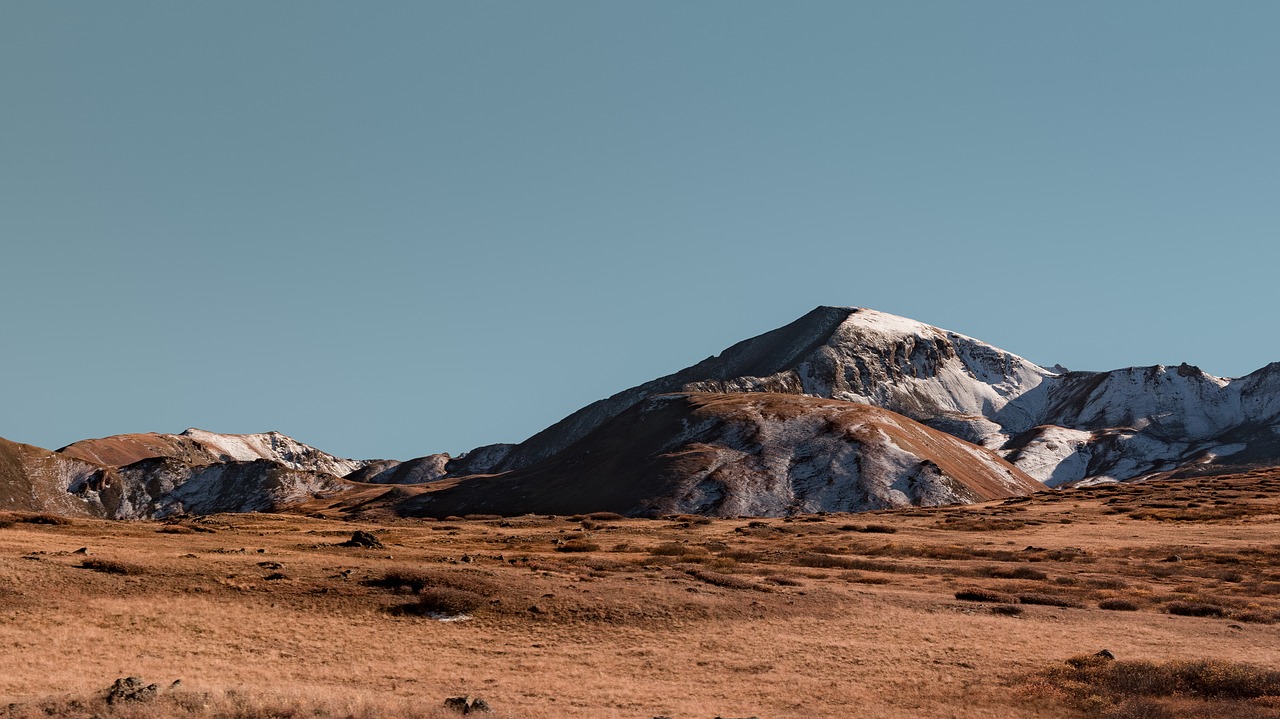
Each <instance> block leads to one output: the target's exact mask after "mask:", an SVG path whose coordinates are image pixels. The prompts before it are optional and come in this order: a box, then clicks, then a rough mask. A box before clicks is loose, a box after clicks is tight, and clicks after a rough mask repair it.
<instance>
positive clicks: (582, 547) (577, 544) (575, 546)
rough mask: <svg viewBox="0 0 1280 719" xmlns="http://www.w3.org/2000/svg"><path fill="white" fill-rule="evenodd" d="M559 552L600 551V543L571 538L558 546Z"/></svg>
mask: <svg viewBox="0 0 1280 719" xmlns="http://www.w3.org/2000/svg"><path fill="white" fill-rule="evenodd" d="M556 551H557V552H598V551H600V545H599V544H596V543H595V542H592V541H589V540H586V539H570V540H569V541H567V542H565V543H564V544H561V545H560V546H558V547H556Z"/></svg>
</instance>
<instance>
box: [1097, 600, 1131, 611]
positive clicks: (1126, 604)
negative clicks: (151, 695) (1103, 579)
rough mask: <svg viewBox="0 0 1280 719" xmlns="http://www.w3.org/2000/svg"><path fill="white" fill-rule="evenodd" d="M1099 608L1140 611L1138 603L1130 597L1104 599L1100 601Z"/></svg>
mask: <svg viewBox="0 0 1280 719" xmlns="http://www.w3.org/2000/svg"><path fill="white" fill-rule="evenodd" d="M1098 608H1099V609H1109V610H1111V611H1113V612H1136V611H1138V603H1137V602H1134V601H1132V600H1129V599H1104V600H1102V601H1101V602H1098Z"/></svg>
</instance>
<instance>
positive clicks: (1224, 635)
mask: <svg viewBox="0 0 1280 719" xmlns="http://www.w3.org/2000/svg"><path fill="white" fill-rule="evenodd" d="M357 530H358V531H361V532H365V533H368V534H369V535H371V536H372V537H374V538H376V539H377V542H376V543H365V542H355V543H353V542H351V541H350V540H351V539H352V537H353V533H354V532H356V531H357ZM366 544H372V545H373V546H366ZM378 545H380V546H378ZM1278 619H1280V470H1260V471H1255V472H1251V473H1247V474H1239V475H1233V476H1224V477H1201V478H1192V479H1185V480H1164V481H1157V482H1147V483H1142V484H1135V485H1123V486H1103V487H1096V488H1090V489H1074V490H1061V491H1051V492H1043V493H1039V494H1037V495H1035V496H1033V497H1032V498H1031V499H1030V500H1016V501H1015V500H1007V501H998V502H990V503H986V504H982V505H973V506H956V507H941V508H932V509H906V510H897V511H884V512H874V513H869V514H860V515H847V514H828V515H806V516H797V517H788V518H766V519H760V518H753V519H747V518H744V519H717V520H706V519H705V518H700V517H692V516H672V517H666V518H660V519H629V518H623V517H620V516H618V515H611V514H595V515H576V516H555V517H552V516H545V515H537V516H532V515H530V516H520V517H497V516H477V517H471V518H464V517H458V518H449V519H445V520H439V521H429V520H406V519H398V518H391V517H385V518H378V517H376V516H370V517H366V518H364V519H362V520H360V521H339V520H337V519H335V518H329V517H325V516H319V515H315V516H306V515H302V514H297V515H274V514H243V515H214V516H208V517H198V518H196V517H190V518H181V519H178V520H171V521H169V522H168V523H160V522H109V521H98V520H86V519H74V520H67V519H62V518H52V517H46V516H41V515H28V514H18V513H9V514H0V667H3V668H4V671H2V672H0V717H5V718H6V719H11V718H17V717H23V718H26V717H44V716H71V717H84V718H85V719H88V717H100V718H103V719H105V718H107V717H121V718H136V719H150V718H152V717H208V718H212V717H228V718H229V717H239V718H241V719H257V718H266V717H304V716H305V717H334V718H337V717H353V718H356V719H376V718H380V717H424V718H427V719H430V718H433V717H436V718H438V717H450V716H456V715H457V714H458V711H459V709H458V707H462V706H464V704H465V702H464V703H462V704H459V703H456V702H455V705H453V706H445V703H444V702H445V700H446V699H448V698H450V697H468V696H470V697H482V698H483V701H484V703H486V704H487V705H488V706H489V707H490V708H491V710H492V711H491V712H489V713H486V714H484V716H492V717H494V719H503V718H516V717H522V718H523V717H529V718H531V719H560V718H564V719H587V718H588V717H591V718H596V717H618V718H620V719H621V718H627V717H635V718H638V719H650V718H651V717H657V716H669V717H673V718H686V717H687V718H689V719H695V718H705V719H711V717H715V716H721V717H747V716H758V717H761V719H779V718H796V719H800V718H806V719H810V718H812V717H832V716H850V715H855V714H856V716H860V717H884V718H892V717H921V716H927V717H934V716H948V717H959V718H962V719H964V718H973V719H979V718H981V719H989V718H990V717H1046V718H1048V717H1064V718H1070V717H1087V716H1104V717H1114V718H1115V719H1132V718H1136V717H1174V716H1176V717H1197V716H1203V717H1227V718H1233V717H1275V716H1280V696H1277V694H1280V680H1278V679H1277V676H1276V674H1275V673H1274V671H1271V670H1270V669H1268V667H1276V666H1280V624H1277V620H1278ZM1102 649H1107V650H1109V652H1110V653H1111V655H1112V657H1114V658H1111V657H1106V656H1101V657H1100V656H1097V655H1096V654H1097V652H1099V651H1100V650H1102ZM124 677H138V678H140V679H141V683H138V685H137V686H139V687H141V689H140V690H139V691H140V692H142V693H141V694H139V697H141V698H139V699H138V700H136V701H135V700H120V701H113V702H110V703H109V702H108V689H109V688H111V687H112V686H113V682H115V681H116V680H117V679H120V678H124ZM175 680H180V683H179V684H178V685H176V686H174V685H173V682H174V681H175ZM152 684H154V685H155V687H156V689H155V691H154V692H151V691H146V690H148V689H149V688H150V686H151V685H152ZM473 705H474V704H466V706H473Z"/></svg>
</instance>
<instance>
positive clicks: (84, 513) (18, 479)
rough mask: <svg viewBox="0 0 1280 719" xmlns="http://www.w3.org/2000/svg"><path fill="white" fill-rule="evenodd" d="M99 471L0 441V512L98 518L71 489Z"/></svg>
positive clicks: (90, 505)
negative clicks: (45, 513) (43, 513)
mask: <svg viewBox="0 0 1280 719" xmlns="http://www.w3.org/2000/svg"><path fill="white" fill-rule="evenodd" d="M102 471H103V468H102V467H100V466H98V465H95V464H92V463H89V462H83V461H81V460H78V459H75V458H72V457H66V456H63V455H61V454H58V453H57V452H50V451H49V450H47V449H41V448H40V447H35V446H33V445H30V444H19V443H18V442H10V441H9V440H7V439H3V438H0V510H7V511H19V512H50V513H53V514H61V515H66V516H71V517H92V516H101V512H100V511H99V508H98V507H97V506H95V505H94V504H93V503H92V502H89V501H86V500H84V499H83V498H80V497H77V496H76V495H75V494H73V493H72V492H71V488H72V487H75V486H77V485H79V484H81V483H84V482H86V481H88V480H90V479H91V478H93V477H95V476H97V475H100V474H101V473H102Z"/></svg>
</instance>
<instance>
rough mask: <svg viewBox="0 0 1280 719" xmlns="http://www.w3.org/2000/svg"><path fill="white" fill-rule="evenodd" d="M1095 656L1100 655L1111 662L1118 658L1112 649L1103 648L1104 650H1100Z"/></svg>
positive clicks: (1099, 656)
mask: <svg viewBox="0 0 1280 719" xmlns="http://www.w3.org/2000/svg"><path fill="white" fill-rule="evenodd" d="M1093 656H1095V657H1098V658H1099V659H1106V660H1107V661H1109V662H1110V661H1115V658H1116V655H1114V654H1112V653H1111V650H1110V649H1103V650H1102V651H1100V652H1098V653H1097V654H1094V655H1093Z"/></svg>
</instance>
